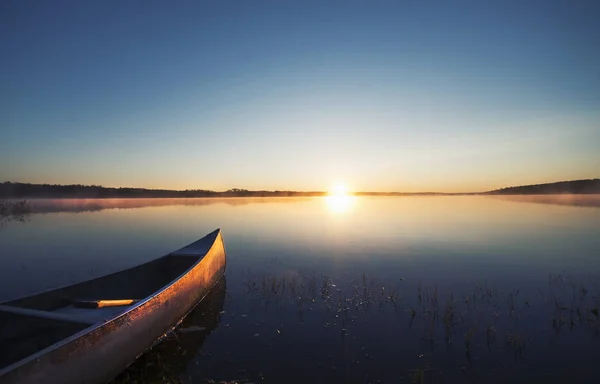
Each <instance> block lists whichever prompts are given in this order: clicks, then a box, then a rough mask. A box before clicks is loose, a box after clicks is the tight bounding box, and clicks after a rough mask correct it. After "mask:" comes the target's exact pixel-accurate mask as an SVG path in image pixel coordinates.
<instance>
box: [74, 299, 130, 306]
mask: <svg viewBox="0 0 600 384" xmlns="http://www.w3.org/2000/svg"><path fill="white" fill-rule="evenodd" d="M138 301H139V300H133V299H121V300H78V301H75V302H74V303H73V306H74V307H77V308H104V307H122V306H124V305H131V304H135V303H137V302H138Z"/></svg>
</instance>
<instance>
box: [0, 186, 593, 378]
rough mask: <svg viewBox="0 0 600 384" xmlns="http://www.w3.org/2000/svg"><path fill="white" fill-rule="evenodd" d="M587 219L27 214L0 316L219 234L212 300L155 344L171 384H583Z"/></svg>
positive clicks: (506, 201)
mask: <svg viewBox="0 0 600 384" xmlns="http://www.w3.org/2000/svg"><path fill="white" fill-rule="evenodd" d="M599 201H600V199H598V197H597V196H591V197H589V198H588V200H585V201H584V200H583V199H581V198H578V199H569V198H558V197H557V198H550V197H547V196H546V197H543V198H540V199H536V198H531V197H528V198H498V197H483V196H473V197H377V198H366V197H365V198H362V197H361V198H349V197H336V198H307V199H292V198H288V199H285V198H283V199H223V200H221V199H190V200H143V199H142V200H76V201H75V200H60V201H57V200H54V201H51V200H38V201H34V202H33V207H34V209H35V211H36V213H34V214H32V215H30V216H29V217H28V219H27V220H26V221H25V222H24V223H19V222H9V223H4V224H3V225H2V226H1V227H0V300H7V299H11V298H15V297H17V296H21V295H26V294H30V293H34V292H37V291H40V290H43V289H49V288H54V287H57V286H61V285H65V284H70V283H73V282H78V281H82V280H87V279H89V278H93V277H96V276H100V275H104V274H107V273H110V272H113V271H117V270H120V269H123V268H127V267H130V266H134V265H137V264H139V263H142V262H145V261H148V260H150V259H153V258H156V257H159V256H162V255H164V254H166V253H168V252H170V251H172V250H174V249H177V248H180V247H181V246H183V245H185V244H187V243H190V242H192V241H194V240H196V239H198V238H200V237H202V236H204V235H205V234H207V233H209V232H210V231H212V230H213V229H215V228H221V229H222V230H223V237H224V240H225V245H226V248H227V255H228V265H227V272H226V283H225V282H224V283H223V284H222V286H221V288H220V292H217V293H216V294H215V297H216V298H213V299H212V301H210V303H209V304H210V308H209V309H206V308H200V309H199V311H200V312H201V313H200V312H199V313H200V314H197V315H196V318H198V321H200V322H202V321H204V322H208V323H207V324H209V325H208V326H207V325H206V324H205V325H204V326H203V327H202V329H205V331H202V332H199V333H200V335H198V334H194V332H188V333H183V334H182V335H181V337H180V338H179V341H176V342H175V341H171V343H175V344H174V345H175V347H174V350H177V351H178V352H177V355H176V358H173V359H172V360H174V361H175V360H176V361H177V364H175V365H173V367H171V368H169V369H166V368H165V369H163V371H165V372H166V371H168V372H169V375H170V377H171V379H172V380H183V381H184V382H186V381H193V382H198V381H200V382H202V380H206V379H214V380H233V379H238V380H239V379H247V380H250V381H252V382H281V381H285V382H307V381H310V382H378V381H379V382H384V383H387V382H389V383H397V382H420V381H419V380H421V379H423V380H424V382H456V381H459V382H460V381H473V380H476V381H485V382H506V381H507V380H510V381H512V382H515V381H522V382H529V381H532V380H536V379H544V380H546V381H556V382H564V381H565V380H569V381H577V382H597V381H598V377H599V375H600V365H599V364H597V362H598V361H600V336H599V332H600V321H599V315H598V306H599V303H598V300H599V298H598V294H599V293H600V208H599V207H598V205H600V204H598V202H599ZM225 287H226V288H225ZM225 292H226V293H225ZM197 312H198V311H197ZM209 315H210V316H209ZM207 319H208V320H207ZM190 321H192V320H190ZM197 333H198V332H197ZM165 345H166V346H165V347H164V348H167V350H166V352H165V351H162V352H160V351H157V352H154V353H155V354H157V353H159V352H160V353H169V352H168V346H169V343H165ZM182 348H183V349H182ZM182 351H184V352H182ZM151 358H152V355H150V356H149V357H146V358H145V359H146V360H144V361H143V362H141V363H138V364H137V366H134V367H133V368H132V369H133V370H132V371H130V373H131V375H132V376H135V375H134V373H137V374H139V372H140V371H141V368H140V367H139V366H140V364H142V363H143V364H146V365H148V366H152V365H153V364H154V363H152V362H149V361H150V360H148V359H151ZM161 359H162V360H161V361H166V360H165V359H163V358H161ZM167 360H168V359H167ZM147 374H148V375H150V373H147ZM121 379H123V378H121ZM127 380H129V381H130V382H131V380H133V379H131V378H130V377H129V378H128V379H127ZM143 380H144V381H147V382H149V381H153V380H156V381H161V380H163V379H162V377H161V378H155V377H150V376H146V377H145V378H143Z"/></svg>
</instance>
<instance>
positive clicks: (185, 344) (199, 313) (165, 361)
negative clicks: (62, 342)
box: [112, 277, 227, 384]
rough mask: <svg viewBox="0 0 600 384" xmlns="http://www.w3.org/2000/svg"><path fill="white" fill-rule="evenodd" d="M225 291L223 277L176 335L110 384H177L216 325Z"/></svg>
mask: <svg viewBox="0 0 600 384" xmlns="http://www.w3.org/2000/svg"><path fill="white" fill-rule="evenodd" d="M226 288H227V283H226V281H225V277H223V278H221V280H219V282H218V283H217V285H215V287H214V288H213V289H212V290H211V291H210V293H209V294H208V295H207V296H206V297H205V298H204V300H202V302H200V304H198V306H197V307H196V308H195V309H194V310H193V311H192V312H191V313H190V314H189V315H188V316H187V317H186V318H185V319H184V320H183V322H182V323H181V325H180V326H179V327H178V328H177V330H176V331H175V333H173V334H171V335H170V336H168V337H167V338H166V339H165V340H163V341H162V342H161V343H160V344H158V345H157V346H155V347H154V348H152V350H150V351H149V352H147V353H146V354H144V355H142V356H141V357H140V358H139V359H138V360H136V362H135V363H134V364H132V365H131V366H130V367H129V368H128V369H127V370H126V371H124V372H123V373H122V374H121V375H119V377H117V378H116V379H115V380H114V381H113V382H112V384H125V383H127V384H130V383H165V382H170V383H171V382H172V383H178V382H180V381H181V380H180V377H181V375H182V373H183V372H184V371H185V369H186V367H187V365H188V364H190V362H192V361H193V360H194V359H197V358H198V352H199V351H200V349H201V348H202V344H203V343H204V341H205V340H206V338H207V337H208V335H210V333H211V332H213V331H214V330H215V329H216V328H217V327H218V326H219V322H220V320H221V312H222V311H223V305H224V302H225V292H226Z"/></svg>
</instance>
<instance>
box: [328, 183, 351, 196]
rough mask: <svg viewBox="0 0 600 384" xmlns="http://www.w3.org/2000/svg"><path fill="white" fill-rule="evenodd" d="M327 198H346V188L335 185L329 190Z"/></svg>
mask: <svg viewBox="0 0 600 384" xmlns="http://www.w3.org/2000/svg"><path fill="white" fill-rule="evenodd" d="M329 196H348V188H346V186H345V185H343V184H337V185H334V186H333V187H331V189H330V190H329Z"/></svg>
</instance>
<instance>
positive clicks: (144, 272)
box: [0, 254, 204, 369]
mask: <svg viewBox="0 0 600 384" xmlns="http://www.w3.org/2000/svg"><path fill="white" fill-rule="evenodd" d="M203 256H204V254H194V255H181V254H178V255H174V254H170V255H167V256H164V257H161V258H159V259H156V260H153V261H151V262H148V263H146V264H142V265H139V266H137V267H134V268H131V269H127V270H124V271H121V272H117V273H114V274H111V275H108V276H103V277H99V278H96V279H93V280H89V281H85V282H83V283H79V284H75V285H71V286H68V287H64V288H59V289H56V290H52V291H48V292H43V293H40V294H36V295H33V296H29V297H25V298H21V299H17V300H13V301H9V302H4V303H1V305H0V345H1V346H2V348H0V369H2V368H3V367H6V366H8V365H10V364H12V363H15V362H17V361H19V360H21V359H23V358H25V357H27V356H29V355H31V354H33V353H36V352H38V351H40V350H42V349H44V348H46V347H48V346H50V345H52V344H55V343H57V342H59V341H61V340H62V339H64V338H66V337H69V336H71V335H74V334H75V333H77V332H80V331H82V330H84V329H86V328H88V327H90V326H91V325H93V324H94V323H98V322H102V321H105V320H109V319H111V318H114V317H116V316H118V315H119V314H120V313H123V312H125V311H126V310H128V309H129V308H131V305H130V306H117V307H106V308H92V309H90V308H81V307H78V306H75V305H73V304H74V303H75V302H77V301H81V300H122V299H132V300H143V299H145V298H147V297H149V296H152V295H153V294H154V293H155V292H157V291H159V290H161V289H162V288H163V287H165V286H166V285H168V284H169V283H171V282H172V281H173V280H175V279H177V278H178V277H179V276H181V275H182V274H183V273H184V272H186V271H187V270H188V269H189V268H190V267H192V265H194V264H195V263H196V262H197V261H198V259H200V258H202V257H203ZM133 305H135V304H133Z"/></svg>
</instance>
